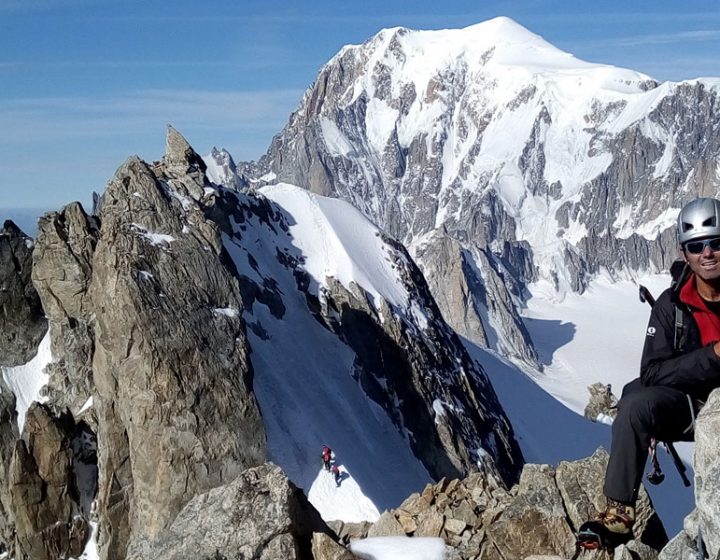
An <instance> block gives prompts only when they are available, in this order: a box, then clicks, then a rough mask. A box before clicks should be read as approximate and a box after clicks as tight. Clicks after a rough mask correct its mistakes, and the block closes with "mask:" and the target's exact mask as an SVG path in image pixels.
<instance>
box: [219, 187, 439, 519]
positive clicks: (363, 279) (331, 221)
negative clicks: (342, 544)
mask: <svg viewBox="0 0 720 560" xmlns="http://www.w3.org/2000/svg"><path fill="white" fill-rule="evenodd" d="M262 193H263V195H264V196H266V197H267V198H269V199H271V200H272V201H273V202H274V203H275V204H276V205H277V207H278V208H280V209H282V211H283V212H284V214H285V218H286V220H287V223H288V224H291V225H290V229H289V232H288V233H287V234H285V232H282V231H279V230H277V229H275V228H274V227H271V226H269V225H268V224H267V223H261V222H260V221H259V220H258V218H257V216H255V217H251V218H249V221H250V223H247V224H245V225H243V226H242V227H246V229H245V230H244V231H246V232H251V234H250V235H247V234H245V233H244V231H243V230H241V227H240V226H238V232H239V234H240V238H241V239H242V241H238V237H233V238H230V237H228V236H225V239H224V243H225V247H226V248H227V250H228V252H229V253H230V255H231V256H232V258H233V260H234V262H235V264H236V266H237V269H238V271H239V272H240V274H244V275H246V276H248V277H249V278H251V279H253V280H254V281H255V282H257V283H258V284H259V285H261V286H262V285H263V282H264V279H265V278H267V279H272V280H273V281H274V282H276V283H277V286H278V287H279V289H280V291H281V293H282V294H283V304H284V306H285V312H284V315H283V316H282V317H276V316H275V315H273V313H272V312H271V310H270V309H269V308H268V306H266V305H264V304H262V303H259V302H257V301H256V302H255V304H254V305H253V307H252V308H251V309H247V310H246V311H245V315H244V317H245V320H246V322H247V323H248V324H249V325H250V326H251V329H250V330H249V332H248V336H249V340H250V346H251V348H252V354H251V360H252V364H253V368H254V371H255V378H254V387H255V393H256V396H257V399H258V403H259V405H260V409H261V412H262V414H263V418H264V422H265V428H266V431H267V436H268V455H269V459H270V460H271V461H273V462H275V463H277V464H278V465H280V466H281V467H282V468H283V470H284V471H285V472H286V473H287V475H288V476H289V477H290V479H291V480H292V481H293V482H294V483H295V484H296V485H298V486H300V487H302V488H304V489H305V490H306V492H309V494H310V501H311V502H312V503H313V504H314V505H315V506H316V507H317V509H319V510H320V512H321V513H322V514H323V516H324V517H325V519H331V518H333V517H336V516H337V517H340V516H342V518H343V519H347V520H362V519H365V520H370V521H374V520H375V519H376V518H377V517H378V510H383V509H387V508H390V507H394V506H396V505H398V504H399V503H400V502H401V501H402V500H404V499H405V498H406V497H407V496H408V495H409V494H411V493H412V492H415V491H418V490H420V489H422V488H423V487H424V486H425V484H426V483H428V482H430V477H429V475H428V473H427V471H426V470H425V468H424V467H423V465H422V464H421V463H420V461H418V459H416V458H415V456H414V455H413V454H412V452H411V451H410V446H409V442H408V440H407V439H406V438H405V436H404V435H403V434H401V433H400V432H399V431H398V430H397V428H396V427H395V426H394V425H393V423H392V422H391V420H390V419H389V418H388V416H387V414H386V413H385V411H384V410H382V409H381V408H380V407H379V406H378V405H377V404H375V403H374V402H373V401H371V400H370V399H369V398H368V397H367V395H366V394H365V392H364V391H363V389H362V388H361V387H360V386H359V385H358V383H357V382H356V381H355V379H354V378H353V377H352V375H351V373H352V366H353V360H354V353H353V351H352V350H351V349H350V348H349V347H348V346H346V345H345V344H344V343H343V342H341V341H340V340H339V339H338V338H337V337H336V336H335V335H334V334H332V333H330V332H329V331H328V330H327V329H325V328H324V327H323V326H321V325H320V323H318V321H317V320H316V319H314V317H313V316H312V315H311V314H310V312H309V310H308V306H307V302H306V300H305V296H304V294H303V293H302V292H300V291H298V289H297V285H296V281H295V278H294V276H293V275H292V272H291V271H290V270H288V268H287V267H286V266H284V265H283V264H281V263H280V262H279V261H278V259H277V258H276V254H277V252H278V251H279V252H282V253H284V254H289V255H291V256H292V257H293V258H295V259H298V260H300V261H303V262H304V265H303V267H304V269H305V270H306V271H307V272H308V273H310V275H311V276H312V278H313V282H314V285H313V286H311V287H310V290H311V291H312V292H314V293H316V294H318V295H320V287H321V286H322V285H324V283H325V277H326V276H327V275H332V276H334V277H335V278H337V279H339V280H340V281H341V282H342V283H343V284H344V285H345V286H346V287H347V286H348V285H349V282H350V281H355V282H358V283H359V284H360V285H362V286H363V287H364V288H365V289H366V290H368V291H369V292H370V293H371V294H374V295H375V297H382V298H384V299H387V300H388V301H393V302H398V303H400V302H401V300H403V298H407V296H406V294H404V291H403V289H402V286H401V285H400V283H399V281H400V279H399V278H398V276H397V273H396V272H394V271H393V270H392V267H391V264H390V262H389V261H388V260H386V259H385V258H384V256H383V255H384V254H385V253H384V251H385V250H386V249H385V248H384V245H382V244H381V243H380V242H379V237H378V236H377V230H376V229H375V228H374V226H372V224H370V223H369V222H368V221H367V220H366V219H365V218H363V217H362V216H361V215H360V213H359V212H357V211H356V210H355V209H354V208H352V207H351V206H350V205H348V204H347V203H344V202H341V201H337V200H330V199H324V198H321V197H318V196H317V195H313V194H311V193H309V192H307V191H304V190H302V189H299V188H296V187H293V186H290V185H275V186H272V187H266V188H264V189H263V190H262ZM325 444H327V445H328V446H330V447H331V448H332V449H333V450H334V452H335V454H336V456H337V461H338V463H339V464H342V465H343V466H344V470H346V471H347V472H348V473H349V474H350V475H351V477H350V478H349V479H346V480H344V481H343V483H342V485H341V488H339V489H334V488H332V489H330V488H327V484H326V483H327V482H328V481H327V480H326V479H327V478H329V477H328V475H327V473H324V472H319V471H318V468H319V466H320V451H321V449H322V446H323V445H325ZM363 496H366V497H367V498H364V497H363Z"/></svg>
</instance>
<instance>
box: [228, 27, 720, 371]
mask: <svg viewBox="0 0 720 560" xmlns="http://www.w3.org/2000/svg"><path fill="white" fill-rule="evenodd" d="M719 94H720V80H718V79H698V80H691V81H686V82H681V83H663V84H659V83H657V82H656V81H654V80H652V79H651V78H649V77H648V76H646V75H643V74H640V73H638V72H634V71H631V70H626V69H621V68H615V67H612V66H608V65H603V64H592V63H587V62H583V61H581V60H578V59H576V58H575V57H573V56H572V55H570V54H568V53H565V52H562V51H560V50H558V49H557V48H555V47H553V46H552V45H550V44H549V43H547V42H546V41H544V40H543V39H542V38H541V37H539V36H537V35H535V34H533V33H531V32H529V31H528V30H526V29H524V28H523V27H522V26H520V25H518V24H517V23H515V22H513V21H512V20H510V19H508V18H502V17H501V18H496V19H493V20H490V21H486V22H483V23H480V24H477V25H474V26H471V27H468V28H465V29H457V30H443V31H411V30H408V29H404V28H395V29H386V30H383V31H381V32H380V33H378V34H377V35H376V36H374V37H372V38H371V39H369V40H368V41H366V42H365V43H363V44H362V45H353V46H347V47H345V48H343V49H342V50H341V51H340V52H339V53H338V54H337V55H336V56H335V57H333V58H332V59H331V60H330V61H329V62H328V63H327V64H326V65H325V66H324V67H323V68H322V69H321V71H320V73H319V75H318V78H317V80H316V82H315V83H314V84H313V85H312V86H311V87H310V88H309V89H308V90H307V92H306V93H305V95H304V97H303V99H302V101H301V103H300V106H299V108H298V110H297V111H296V112H295V113H293V114H292V115H291V117H290V120H289V122H288V124H287V126H286V127H285V128H284V129H283V131H282V132H280V133H279V134H278V135H277V136H276V137H275V138H274V140H273V142H272V145H271V146H270V148H269V149H268V152H267V154H266V155H265V156H264V157H263V158H262V159H261V160H260V161H259V162H258V163H257V164H251V165H248V164H246V165H241V166H239V167H240V168H241V171H242V173H243V174H244V176H248V177H251V178H253V179H256V180H259V181H263V180H267V177H268V176H269V177H271V178H273V179H271V180H280V181H288V182H291V183H293V184H297V185H300V186H302V187H304V188H307V189H309V190H311V191H313V192H318V193H322V194H326V195H331V196H336V197H340V198H343V199H346V200H348V201H350V202H351V203H352V204H353V205H355V206H356V207H357V208H359V209H361V210H362V211H363V213H364V214H365V215H367V216H368V217H370V218H371V219H372V220H373V221H374V222H375V223H377V224H378V225H379V226H381V227H382V228H383V229H385V230H386V231H387V232H388V233H390V234H391V235H393V236H395V237H396V238H397V239H399V240H400V241H402V242H403V243H404V244H405V245H406V246H408V248H409V249H410V252H411V254H412V255H413V256H414V257H416V258H417V260H418V262H419V264H420V265H421V267H422V268H423V270H424V271H425V272H426V275H427V276H428V281H429V283H430V285H431V287H432V288H433V293H434V294H435V296H436V299H438V302H439V303H440V305H441V307H442V311H443V313H444V314H445V316H446V318H447V319H448V320H449V321H450V323H451V324H452V325H453V326H454V327H455V328H456V329H457V330H458V332H460V333H461V334H463V335H464V336H467V337H468V338H471V339H473V340H476V341H478V342H481V343H484V344H487V345H488V346H490V347H491V348H495V349H498V350H501V351H503V352H505V353H508V354H510V355H514V356H515V357H518V358H520V359H522V360H524V361H526V362H530V363H535V364H536V365H537V356H536V353H535V352H534V350H533V348H532V343H531V341H530V338H529V336H528V334H527V332H526V330H525V329H524V328H523V326H522V322H521V321H520V320H519V318H518V316H517V309H518V307H519V306H522V302H523V301H524V299H525V298H526V296H527V292H526V291H525V289H526V288H527V287H528V286H529V285H530V284H531V283H532V282H534V281H536V280H538V279H545V280H548V281H550V282H551V283H552V284H553V285H554V286H555V289H556V291H557V292H558V294H559V296H560V297H561V296H562V294H564V293H566V292H567V291H582V290H583V289H585V287H586V286H587V284H588V281H589V280H590V279H591V278H592V277H594V276H595V275H596V274H597V273H599V272H600V271H602V270H607V271H608V272H609V273H610V274H611V275H614V276H618V275H619V276H627V275H629V274H635V273H637V272H638V271H650V272H652V271H657V270H664V269H666V268H667V266H668V264H669V263H670V262H671V261H672V260H673V258H674V256H675V249H674V240H673V239H672V235H671V233H670V232H668V231H667V228H668V227H669V226H670V225H671V224H672V222H673V219H674V216H675V215H676V212H677V209H678V208H679V207H680V206H681V203H682V201H683V200H685V199H688V198H691V197H694V196H696V195H698V194H703V195H708V194H714V193H716V192H718V187H719V186H720V168H719V167H718V165H717V160H718V157H719V156H720V133H719V132H718V130H719V128H720V116H719V115H720V112H718V110H717V107H718V102H719V100H720V98H719ZM448 238H449V239H448ZM452 244H456V245H457V246H456V247H454V248H453V250H451V251H445V253H446V256H447V257H448V259H450V260H449V261H444V262H441V263H438V262H437V254H438V253H442V252H443V251H438V250H437V247H438V246H440V247H445V248H447V247H449V246H451V245H452ZM427 245H430V246H431V250H423V249H424V247H426V246H427ZM450 262H452V263H454V264H450ZM457 271H461V272H462V276H463V278H462V279H459V277H458V276H457V275H456V273H457ZM447 274H451V275H450V276H449V277H448V276H447ZM500 284H503V285H504V286H505V287H506V288H507V289H503V288H500V287H499V286H500ZM448 285H450V286H457V291H458V293H459V294H461V296H462V297H458V298H455V299H454V300H451V301H443V299H444V298H443V297H441V295H440V293H439V292H440V287H442V286H448Z"/></svg>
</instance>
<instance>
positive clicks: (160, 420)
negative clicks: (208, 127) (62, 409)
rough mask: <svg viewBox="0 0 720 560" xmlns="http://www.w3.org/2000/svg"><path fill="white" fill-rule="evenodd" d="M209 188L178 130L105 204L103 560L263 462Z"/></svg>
mask: <svg viewBox="0 0 720 560" xmlns="http://www.w3.org/2000/svg"><path fill="white" fill-rule="evenodd" d="M205 181H206V179H205V175H204V163H203V162H202V159H201V158H200V157H199V156H197V154H195V152H194V151H193V150H192V148H190V146H189V145H188V144H187V142H186V141H185V140H184V138H182V136H180V135H179V134H178V133H177V132H176V131H174V129H172V128H170V129H169V131H168V142H167V154H166V156H165V158H164V160H163V161H162V162H160V163H159V164H157V165H156V166H155V167H150V166H148V165H147V164H145V163H144V162H142V161H141V160H139V159H137V158H130V159H129V160H128V161H126V162H125V164H124V165H122V166H121V167H120V169H119V170H118V172H117V174H116V176H115V178H114V179H113V180H112V181H111V182H110V184H109V186H108V188H107V190H106V192H105V194H104V200H103V204H102V209H101V214H100V222H101V224H102V226H101V230H100V237H99V240H98V243H97V246H96V248H95V252H94V256H93V274H92V282H91V286H90V290H89V293H90V297H91V301H92V306H93V309H94V312H95V321H96V322H95V352H94V356H93V376H94V380H95V386H96V402H95V408H96V411H97V417H98V442H99V448H98V456H99V465H100V480H99V495H98V515H99V526H100V533H99V547H100V549H101V555H102V557H103V558H107V559H114V558H118V559H120V558H124V556H125V550H126V546H127V545H128V543H129V542H130V541H131V540H132V539H143V538H153V537H154V536H157V535H158V534H159V533H160V532H162V531H163V530H164V529H166V528H167V527H168V526H169V525H170V523H171V522H172V521H173V519H174V517H175V516H176V515H177V513H178V512H179V511H180V510H181V509H182V507H183V506H184V505H185V504H187V502H189V501H190V500H191V499H192V498H193V497H194V496H196V495H197V494H199V493H202V492H206V491H208V490H209V489H211V488H214V487H217V486H222V485H224V484H227V483H229V482H230V481H232V480H234V479H235V478H236V477H237V476H238V475H239V474H240V473H241V472H242V471H243V470H245V469H246V468H249V467H253V466H256V465H259V464H260V463H262V462H263V461H264V458H265V434H264V429H263V425H262V421H261V418H260V413H259V410H258V408H257V404H256V402H255V397H254V394H253V392H252V366H251V364H250V362H249V358H248V347H247V341H246V338H245V326H244V324H243V322H242V321H241V319H240V317H239V314H238V310H241V301H242V299H241V297H240V292H239V285H238V281H237V278H235V277H234V275H233V272H232V270H230V269H228V268H227V267H226V260H225V257H224V254H223V247H222V243H221V241H220V233H219V231H218V229H217V227H216V226H215V224H214V223H213V222H211V221H209V220H207V219H206V218H205V214H204V210H203V205H202V202H201V201H202V198H203V196H204V195H205V190H204V189H205V186H206V183H205ZM229 309H234V310H235V313H223V312H220V311H221V310H229Z"/></svg>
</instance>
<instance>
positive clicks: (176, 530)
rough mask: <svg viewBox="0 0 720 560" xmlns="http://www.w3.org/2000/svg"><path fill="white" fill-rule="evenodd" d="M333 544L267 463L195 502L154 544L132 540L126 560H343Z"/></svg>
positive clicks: (304, 504)
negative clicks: (315, 535) (255, 559)
mask: <svg viewBox="0 0 720 560" xmlns="http://www.w3.org/2000/svg"><path fill="white" fill-rule="evenodd" d="M314 534H317V535H318V537H317V538H316V539H315V540H314V545H313V535H314ZM319 535H323V536H325V539H321V538H320V536H319ZM335 540H336V539H334V538H333V536H332V531H331V530H330V529H329V528H328V527H327V526H326V525H325V523H324V522H323V520H322V519H321V518H320V515H319V514H318V513H317V511H315V509H314V508H313V507H312V505H310V503H309V502H308V501H307V498H305V495H304V494H303V493H302V491H301V490H299V489H297V488H296V487H295V486H294V485H293V484H292V483H291V482H290V481H289V480H288V479H287V477H286V476H285V475H284V474H283V473H282V471H281V470H280V468H279V467H277V466H275V465H273V464H272V463H265V464H263V465H261V466H259V467H256V468H252V469H248V470H246V471H244V472H243V473H241V474H240V475H239V476H238V477H237V478H236V479H235V480H233V481H232V482H230V483H229V484H226V485H224V486H220V487H217V488H214V489H212V490H210V491H208V492H206V493H203V494H199V495H198V496H196V497H195V498H193V499H192V500H191V501H190V502H189V503H188V504H187V505H186V506H185V507H184V508H183V509H182V510H181V511H180V513H179V514H178V515H177V516H176V517H175V519H174V520H173V522H172V524H171V525H170V526H169V527H168V528H167V530H165V531H163V532H162V533H161V534H160V535H159V536H158V538H156V539H154V541H151V540H149V539H144V538H143V539H138V540H135V541H134V542H133V544H132V545H131V546H130V548H129V549H128V553H127V560H146V559H148V558H152V559H153V560H184V559H186V558H197V559H199V560H200V559H203V560H205V559H207V560H213V559H218V558H228V559H229V558H257V559H258V560H274V559H276V558H283V559H287V560H306V559H310V558H315V559H317V560H320V559H326V560H331V559H333V558H335V559H337V560H341V559H342V558H343V555H342V554H339V553H341V552H342V550H343V549H342V547H339V546H338V545H336V544H335ZM328 541H329V542H328ZM330 543H332V544H330ZM333 545H334V546H333ZM313 548H314V550H315V552H316V553H312V552H311V550H312V549H313ZM321 551H322V552H321ZM330 551H333V553H332V554H331V553H330ZM346 557H347V556H346ZM350 558H352V556H350Z"/></svg>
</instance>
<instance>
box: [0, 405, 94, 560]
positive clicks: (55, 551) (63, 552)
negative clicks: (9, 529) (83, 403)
mask: <svg viewBox="0 0 720 560" xmlns="http://www.w3.org/2000/svg"><path fill="white" fill-rule="evenodd" d="M72 428H73V426H72V419H70V418H66V419H65V421H64V422H63V421H62V420H58V419H56V418H54V417H53V416H52V415H51V413H50V411H49V410H48V409H47V408H46V407H44V406H42V405H38V404H33V405H32V406H31V407H30V409H29V410H28V413H27V416H26V419H25V429H24V430H23V439H20V440H17V442H16V444H15V451H14V453H13V456H12V460H11V461H10V474H9V480H8V484H9V488H10V494H11V496H12V502H13V503H12V511H13V514H14V519H15V538H14V541H11V542H9V543H8V544H10V545H11V550H14V554H15V555H16V556H15V557H19V558H25V559H28V560H60V559H61V558H67V557H70V556H73V557H76V556H79V555H80V554H81V553H82V552H83V550H84V548H85V543H86V541H87V539H88V537H89V535H90V530H89V529H90V528H89V524H88V520H87V519H86V518H85V517H84V516H83V514H82V511H81V507H80V495H79V491H78V483H77V477H76V472H75V468H74V464H75V456H74V452H73V445H72Z"/></svg>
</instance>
